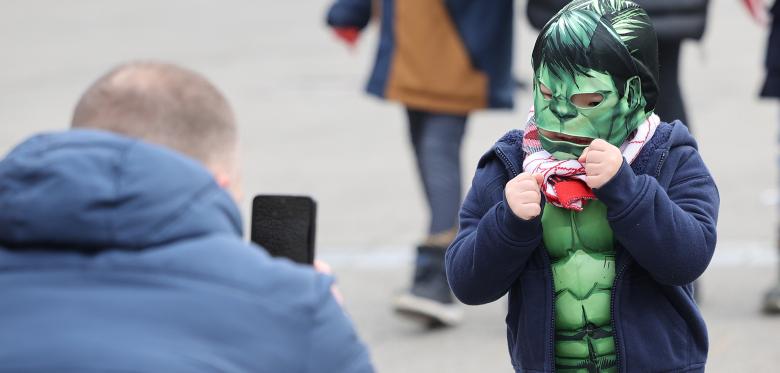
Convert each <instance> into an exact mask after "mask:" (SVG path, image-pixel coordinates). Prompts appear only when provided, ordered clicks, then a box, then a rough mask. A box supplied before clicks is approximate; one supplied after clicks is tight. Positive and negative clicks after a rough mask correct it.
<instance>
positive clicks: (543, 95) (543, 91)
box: [539, 82, 552, 100]
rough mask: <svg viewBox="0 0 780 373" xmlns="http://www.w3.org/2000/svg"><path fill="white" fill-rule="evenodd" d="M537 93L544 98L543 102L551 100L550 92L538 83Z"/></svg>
mask: <svg viewBox="0 0 780 373" xmlns="http://www.w3.org/2000/svg"><path fill="white" fill-rule="evenodd" d="M539 91H540V92H541V93H542V97H544V99H545V100H552V91H551V90H550V88H547V86H546V85H544V84H542V83H541V82H539Z"/></svg>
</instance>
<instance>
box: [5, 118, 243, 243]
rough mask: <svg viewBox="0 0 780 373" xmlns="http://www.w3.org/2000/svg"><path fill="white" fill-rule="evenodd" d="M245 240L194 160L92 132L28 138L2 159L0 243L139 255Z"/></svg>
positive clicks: (233, 211) (229, 205) (232, 209)
mask: <svg viewBox="0 0 780 373" xmlns="http://www.w3.org/2000/svg"><path fill="white" fill-rule="evenodd" d="M220 233H221V234H230V235H236V236H241V234H242V233H241V217H240V214H239V212H238V209H237V207H236V205H235V203H234V202H233V200H232V199H231V197H230V196H229V195H228V193H227V192H226V191H224V190H223V189H222V188H221V187H219V186H218V185H217V184H216V181H215V180H214V178H213V177H212V176H211V174H210V173H209V171H208V170H206V169H205V168H204V167H203V166H201V165H200V164H199V163H198V162H196V161H195V160H192V159H189V158H187V157H185V156H183V155H181V154H179V153H176V152H174V151H171V150H167V149H165V148H162V147H159V146H155V145H151V144H148V143H145V142H142V141H139V140H135V139H130V138H126V137H122V136H118V135H115V134H111V133H108V132H103V131H95V130H71V131H66V132H59V133H51V134H43V135H38V136H34V137H32V138H30V139H28V140H27V141H25V142H23V143H22V144H20V145H18V146H17V147H16V148H15V149H13V150H12V151H11V152H10V153H9V154H8V155H7V156H6V157H5V158H4V159H3V160H1V161H0V245H3V246H6V247H8V248H19V249H22V248H28V249H44V250H52V249H59V250H68V251H99V250H103V249H109V248H111V249H119V250H141V249H144V248H149V247H154V246H158V245H162V244H165V243H169V242H172V241H177V240H183V239H188V238H193V237H198V236H202V235H208V234H220Z"/></svg>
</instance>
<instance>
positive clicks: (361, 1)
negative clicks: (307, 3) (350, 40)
mask: <svg viewBox="0 0 780 373" xmlns="http://www.w3.org/2000/svg"><path fill="white" fill-rule="evenodd" d="M371 3H372V0H336V2H334V3H333V5H331V7H330V10H328V16H327V22H328V25H329V26H331V27H355V28H357V29H359V30H362V29H363V28H364V27H366V25H368V21H370V20H371Z"/></svg>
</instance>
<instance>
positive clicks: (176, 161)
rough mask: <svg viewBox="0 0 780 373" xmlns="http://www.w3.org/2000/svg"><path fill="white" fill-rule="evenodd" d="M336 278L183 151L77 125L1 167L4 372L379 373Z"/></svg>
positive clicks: (26, 147) (0, 352)
mask: <svg viewBox="0 0 780 373" xmlns="http://www.w3.org/2000/svg"><path fill="white" fill-rule="evenodd" d="M331 282H332V280H331V279H330V278H328V277H326V276H323V275H319V274H317V273H315V272H314V271H313V270H311V269H309V268H304V267H303V266H298V265H294V264H292V263H290V262H288V261H284V260H275V259H272V258H270V257H269V256H268V255H267V254H266V253H265V252H264V250H262V249H261V248H260V247H257V246H254V245H250V244H247V243H245V242H243V240H242V238H241V219H240V216H239V212H238V209H237V208H236V205H235V204H234V203H233V201H232V199H231V198H230V197H229V196H228V194H227V193H226V192H225V191H224V190H223V189H222V188H220V187H219V186H218V185H217V184H216V182H215V181H214V178H213V177H212V176H211V175H210V174H209V172H208V171H207V170H206V169H205V168H204V167H202V166H201V165H200V164H199V163H197V162H195V161H193V160H191V159H188V158H185V157H184V156H181V155H179V154H178V153H175V152H172V151H168V150H166V149H163V148H160V147H157V146H153V145H149V144H146V143H143V142H140V141H135V140H131V139H128V138H124V137H120V136H116V135H112V134H109V133H105V132H99V131H82V130H74V131H68V132H64V133H57V134H50V135H41V136H37V137H33V138H32V139H30V140H28V141H26V142H24V143H23V144H21V145H20V146H18V147H17V148H16V149H14V150H13V151H12V152H11V153H10V154H9V155H8V156H7V157H6V158H5V159H3V160H2V161H0V289H2V297H0V331H1V332H0V346H2V348H0V371H4V372H5V371H7V372H108V371H112V372H217V371H219V372H274V373H276V372H371V371H372V368H371V363H370V360H369V357H368V353H367V351H366V348H365V346H364V345H363V344H362V343H361V342H360V340H359V339H358V337H357V335H356V334H355V331H354V329H353V327H352V324H351V322H350V321H349V320H348V318H347V317H346V315H345V314H344V312H343V311H342V309H341V307H340V306H339V305H338V304H337V302H336V301H335V300H334V299H333V297H332V295H331V293H330V291H329V288H330V285H331Z"/></svg>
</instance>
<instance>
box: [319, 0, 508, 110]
mask: <svg viewBox="0 0 780 373" xmlns="http://www.w3.org/2000/svg"><path fill="white" fill-rule="evenodd" d="M372 4H375V5H377V8H379V9H372ZM417 13H419V14H417ZM372 14H379V16H380V17H381V22H380V23H381V24H380V36H379V45H378V49H377V54H376V62H375V64H374V68H373V72H372V73H371V77H370V79H369V81H368V85H367V87H366V89H367V91H368V92H369V93H371V94H373V95H376V96H378V97H381V98H386V99H391V100H396V101H399V102H401V103H403V104H404V105H406V106H409V107H412V108H415V109H420V110H426V111H432V112H444V113H454V114H462V113H468V112H470V111H472V110H477V109H483V108H511V107H512V105H513V93H514V87H513V84H514V83H513V80H512V74H511V68H512V38H513V35H514V18H513V17H514V0H492V1H473V0H445V1H420V0H380V1H374V0H334V3H333V5H332V6H331V8H330V9H329V10H328V15H327V22H328V24H329V25H330V26H333V27H353V28H357V29H363V28H364V27H365V26H366V25H367V24H368V23H369V21H370V19H371V16H372ZM399 40H402V41H403V42H399ZM463 59H465V60H463Z"/></svg>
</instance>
